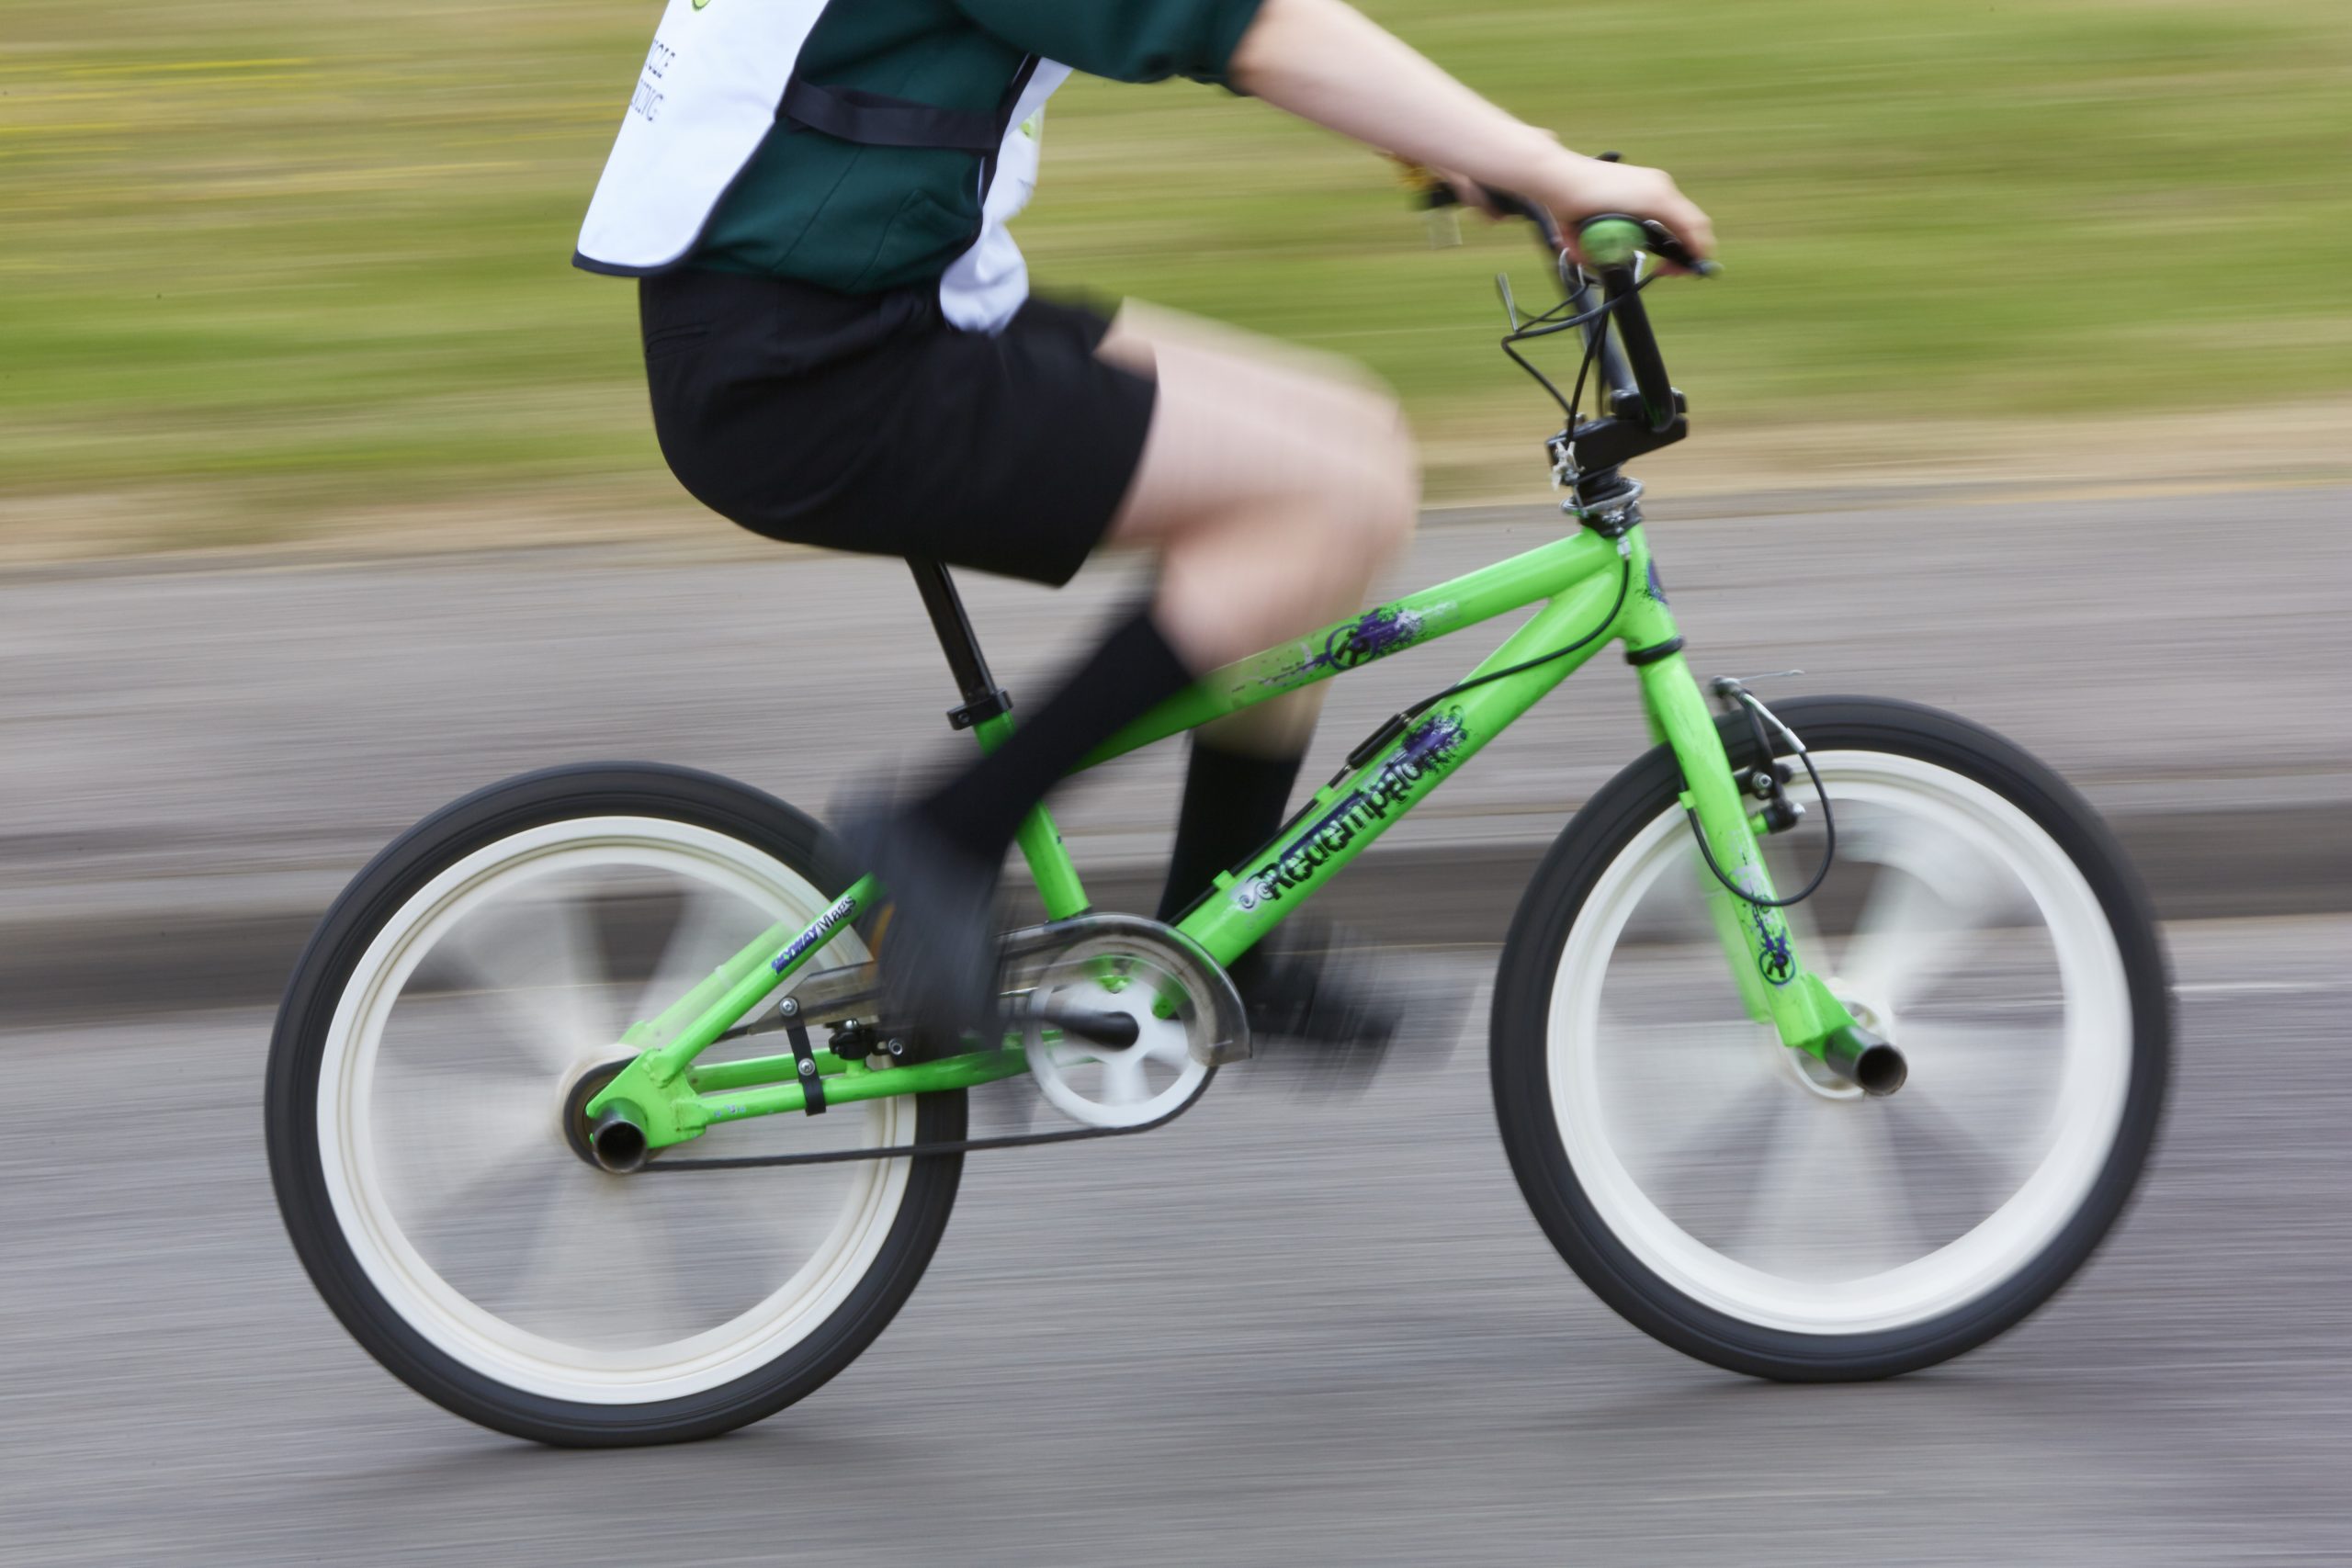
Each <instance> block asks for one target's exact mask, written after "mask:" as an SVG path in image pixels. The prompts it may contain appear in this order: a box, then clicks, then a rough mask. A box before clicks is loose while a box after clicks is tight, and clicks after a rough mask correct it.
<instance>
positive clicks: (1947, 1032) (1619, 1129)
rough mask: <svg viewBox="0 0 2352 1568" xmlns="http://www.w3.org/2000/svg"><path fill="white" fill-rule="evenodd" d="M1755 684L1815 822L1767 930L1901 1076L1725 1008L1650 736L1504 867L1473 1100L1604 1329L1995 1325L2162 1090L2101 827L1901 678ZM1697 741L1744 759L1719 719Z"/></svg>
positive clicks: (1745, 752)
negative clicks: (1828, 815) (1532, 865)
mask: <svg viewBox="0 0 2352 1568" xmlns="http://www.w3.org/2000/svg"><path fill="white" fill-rule="evenodd" d="M1780 711H1781V713H1782V715H1783V716H1785V717H1786V718H1787V719H1788V721H1789V723H1790V724H1791V725H1792V727H1793V728H1795V729H1796V730H1797V732H1798V733H1799V734H1801V735H1803V736H1804V739H1805V742H1806V744H1807V745H1808V746H1809V747H1810V748H1811V749H1812V750H1813V754H1814V760H1815V764H1816V765H1817V766H1818V767H1819V769H1820V771H1821V774H1822V778H1823V781H1824V784H1825V786H1826V790H1827V792H1828V795H1829V803H1830V806H1831V807H1832V809H1833V810H1834V812H1835V815H1836V819H1837V825H1838V864H1837V866H1836V867H1835V869H1834V870H1833V871H1832V873H1831V874H1830V876H1829V878H1828V880H1827V881H1826V883H1825V884H1824V886H1822V888H1821V890H1820V891H1819V892H1818V893H1816V894H1815V896H1814V897H1812V898H1811V899H1809V900H1808V901H1807V902H1805V903H1804V904H1803V905H1800V906H1797V907H1796V908H1793V909H1792V910H1791V911H1790V917H1791V923H1792V929H1793V931H1794V932H1795V935H1796V937H1797V940H1798V943H1799V945H1800V948H1801V950H1802V952H1803V953H1804V958H1805V961H1806V963H1807V964H1808V965H1809V966H1810V967H1811V968H1812V969H1813V970H1814V972H1815V974H1817V975H1819V976H1822V978H1823V979H1824V980H1825V982H1826V983H1827V985H1828V986H1829V987H1830V989H1831V990H1832V991H1833V992H1835V993H1836V994H1837V995H1838V997H1839V998H1840V999H1841V1000H1843V1001H1845V1002H1846V1004H1847V1005H1848V1006H1849V1009H1851V1010H1853V1011H1854V1012H1855V1014H1856V1016H1857V1018H1858V1019H1859V1020H1860V1021H1862V1022H1863V1023H1864V1024H1865V1025H1866V1026H1868V1027H1870V1028H1871V1029H1873V1030H1875V1031H1876V1032H1879V1033H1881V1034H1883V1035H1885V1036H1886V1037H1888V1038H1889V1039H1891V1040H1892V1041H1893V1042H1894V1043H1895V1045H1896V1046H1897V1047H1898V1048H1899V1049H1901V1050H1902V1051H1903V1052H1904V1054H1905V1057H1906V1059H1907V1060H1908V1063H1909V1066H1910V1077H1909V1080H1908V1082H1907V1083H1906V1084H1905V1086H1904V1087H1903V1088H1902V1089H1900V1090H1899V1091H1898V1092H1897V1093H1895V1094H1894V1095H1893V1096H1891V1097H1889V1098H1886V1099H1870V1098H1866V1097H1864V1096H1863V1095H1862V1094H1861V1093H1860V1090H1858V1089H1853V1088H1852V1087H1851V1086H1850V1085H1847V1084H1844V1083H1842V1082H1840V1081H1839V1080H1838V1079H1836V1078H1835V1077H1831V1076H1829V1075H1827V1074H1826V1072H1825V1071H1822V1070H1821V1069H1820V1068H1819V1066H1818V1064H1817V1063H1815V1062H1814V1060H1813V1059H1812V1058H1810V1057H1808V1056H1804V1055H1802V1054H1799V1053H1795V1052H1792V1051H1790V1050H1788V1049H1787V1048H1786V1047H1784V1046H1782V1045H1781V1043H1780V1041H1779V1038H1778V1036H1777V1034H1776V1033H1775V1032H1774V1031H1773V1030H1772V1029H1771V1027H1770V1025H1769V1024H1765V1023H1759V1022H1758V1021H1755V1020H1754V1019H1753V1018H1751V1017H1750V1015H1749V1012H1748V1010H1747V1007H1746V1006H1745V1004H1744V1001H1743V998H1742V995H1741V987H1740V985H1739V983H1738V979H1737V976H1736V975H1735V973H1734V972H1733V970H1732V968H1731V965H1730V962H1729V960H1728V959H1727V957H1726V953H1725V948H1724V942H1722V941H1721V940H1720V938H1719V936H1718V934H1717V922H1718V921H1719V920H1721V919H1725V918H1731V919H1736V918H1739V915H1740V913H1741V911H1740V910H1739V909H1738V908H1736V906H1735V905H1734V904H1733V903H1732V901H1731V900H1730V896H1729V895H1727V894H1725V893H1724V892H1723V891H1722V890H1721V888H1720V887H1719V886H1717V885H1716V884H1715V883H1714V881H1713V878H1712V877H1711V876H1710V875H1709V874H1708V873H1707V871H1706V870H1705V868H1704V867H1703V865H1702V863H1700V860H1699V857H1698V854H1697V852H1696V849H1695V846H1694V845H1693V843H1692V840H1691V833H1690V829H1689V828H1688V827H1687V825H1686V824H1685V821H1684V818H1683V813H1682V811H1681V808H1680V807H1679V803H1678V801H1677V792H1678V790H1679V788H1680V784H1681V779H1680V773H1679V768H1678V766H1677V764H1676V762H1675V760H1674V758H1673V756H1672V754H1671V753H1670V752H1668V751H1667V750H1665V749H1664V748H1660V749H1658V750H1656V751H1654V752H1652V753H1651V754H1649V755H1648V756H1646V757H1645V758H1643V759H1642V760H1641V761H1639V762H1636V763H1635V764H1634V766H1633V767H1631V768H1629V769H1627V770H1626V771H1625V772H1624V773H1622V774H1620V775H1619V776H1618V777H1617V778H1616V779H1615V780H1613V781H1612V782H1611V784H1609V785H1608V787H1607V788H1605V789H1604V790H1603V791H1602V792H1601V793H1600V795H1597V796H1595V797H1594V799H1593V800H1592V801H1591V802H1590V804H1589V805H1588V806H1587V807H1585V809H1584V810H1583V811H1582V812H1580V813H1579V814H1578V815H1577V819H1576V821H1575V822H1573V823H1572V824H1571V825H1570V826H1569V828H1568V829H1567V831H1566V832H1565V833H1564V834H1562V836H1561V838H1560V840H1559V842H1558V843H1557V844H1556V845H1555V847H1554V849H1553V851H1552V852H1551V854H1550V855H1549V857H1548V858H1547V859H1546V860H1545V862H1544V866H1543V868H1542V869H1541V870H1540V871H1539V872H1538V873H1537V874H1536V877H1535V879H1534V881H1533V883H1532V886H1530V888H1529V890H1528V893H1527V897H1526V899H1525V901H1524V902H1523V904H1522V905H1521V909H1520V913H1519V915H1518V918H1517V919H1516V922H1515V923H1514V925H1513V927H1512V931H1511V936H1510V942H1509V945H1508V947H1507V948H1506V951H1505V953H1504V956H1503V961H1502V969H1501V975H1500V977H1499V979H1498V984H1497V988H1496V996H1495V1010H1494V1026H1493V1029H1494V1032H1493V1063H1492V1066H1493V1077H1494V1091H1495V1100H1496V1108H1497V1112H1498V1117H1499V1119H1500V1122H1501V1127H1502V1134H1503V1141H1504V1144H1505V1146H1506V1147H1507V1149H1508V1150H1509V1152H1510V1159H1511V1166H1512V1169H1513V1170H1514V1172H1515V1173H1516V1174H1517V1176H1518V1178H1519V1181H1520V1186H1521V1190H1522V1192H1523V1193H1524V1194H1525V1195H1526V1197H1527V1200H1528V1201H1529V1203H1530V1204H1531V1206H1532V1208H1533V1210H1534V1212H1535V1214H1536V1217H1537V1219H1538V1220H1539V1221H1540V1222H1541V1223H1542V1224H1543V1226H1544V1230H1545V1232H1546V1234H1547V1235H1550V1237H1551V1239H1552V1240H1553V1242H1554V1244H1555V1246H1556V1247H1558V1248H1559V1250H1560V1252H1561V1254H1562V1256H1563V1257H1564V1258H1566V1260H1567V1261H1568V1263H1569V1264H1570V1266H1571V1267H1572V1268H1574V1269H1576V1271H1577V1274H1578V1275H1579V1276H1580V1277H1582V1278H1583V1279H1584V1280H1585V1281H1586V1282H1587V1283H1588V1284H1589V1285H1590V1286H1591V1287H1592V1289H1593V1290H1594V1291H1595V1292H1596V1293H1598V1294H1599V1295H1600V1297H1601V1298H1602V1299H1603V1300H1604V1301H1606V1302H1608V1303H1609V1304H1610V1305H1611V1306H1612V1307H1614V1308H1615V1309H1616V1310H1617V1311H1618V1312H1619V1313H1621V1314H1623V1315H1624V1316H1625V1317H1626V1318H1627V1319H1629V1320H1630V1321H1632V1322H1633V1323H1634V1324H1635V1325H1638V1326H1639V1327H1641V1328H1643V1329H1644V1330H1645V1331H1647V1332H1648V1333H1650V1334H1652V1335H1654V1336H1655V1337H1657V1338H1659V1339H1661V1340H1664V1341H1665V1342H1666V1343H1668V1344H1670V1345H1673V1346H1675V1347H1676V1348H1679V1349H1681V1350H1683V1351H1686V1352H1687V1353H1689V1354H1691V1355H1693V1356H1697V1357H1699V1358H1701V1359H1704V1360H1708V1361H1712V1362H1713V1363H1715V1364H1717V1365H1719V1366H1723V1367H1727V1368H1730V1369H1732V1370H1734V1371H1741V1372H1746V1373H1749V1374H1752V1375H1755V1376H1758V1377H1767V1378H1776V1379H1789V1380H1804V1381H1825V1380H1847V1379H1860V1378H1875V1377H1885V1376H1890V1375H1894V1374H1896V1373H1900V1372H1904V1371H1912V1370H1915V1369H1917V1368H1919V1367H1924V1366H1928V1365H1930V1364H1932V1363H1934V1362H1937V1361H1939V1360H1943V1359H1947V1358H1949V1357H1951V1356H1954V1355H1958V1354H1960V1353H1962V1351H1965V1350H1967V1349H1970V1348H1973V1347H1974V1346H1976V1345H1980V1344H1982V1343H1984V1342H1985V1340H1987V1339H1989V1338H1991V1337H1994V1336H1995V1335H1996V1334H1999V1333H2000V1332H2002V1331H2003V1330H2004V1329H2007V1328H2008V1327H2009V1326H2011V1325H2014V1324H2016V1323H2018V1321H2020V1320H2021V1319H2023V1318H2024V1317H2025V1316H2026V1315H2027V1314H2030V1313H2031V1312H2032V1311H2033V1310H2034V1309H2035V1308H2036V1307H2038V1306H2039V1305H2041V1303H2042V1302H2044V1301H2045V1300H2047V1299H2048V1298H2049V1297H2050V1296H2051V1294H2052V1292H2055V1291H2056V1290H2057V1289H2058V1288H2059V1287H2060V1286H2061V1285H2062V1284H2064V1282H2065V1280H2067V1279H2068V1278H2069V1277H2070V1276H2072V1275H2073V1274H2074V1272H2075V1269H2078V1268H2079V1267H2080V1266H2081V1265H2082V1263H2083V1262H2084V1261H2085V1259H2086V1258H2088V1257H2089V1255H2090V1253H2091V1251H2092V1249H2093V1248H2094V1247H2096V1246H2097V1245H2098V1242H2099V1240H2100V1238H2101V1237H2103V1236H2104V1235H2106V1234H2107V1232H2108V1230H2109V1227H2110V1226H2111V1225H2112V1224H2114V1223H2115V1220H2116V1219H2117V1217H2118V1216H2119V1215H2120V1213H2121V1212H2122V1209H2123V1207H2124V1204H2125V1202H2126V1201H2127V1200H2128V1198H2129V1196H2130V1194H2131V1190H2132V1188H2133V1185H2134V1183H2135V1182H2136V1181H2137V1179H2138V1177H2139V1175H2140V1171H2141V1168H2142V1167H2143V1164H2144V1163H2145V1160H2146V1158H2147V1155H2148V1151H2149V1148H2150V1146H2151V1145H2152V1143H2153V1140H2154V1134H2155V1131H2156V1127H2157V1123H2158V1120H2159V1118H2160V1115H2161V1110H2162V1104H2163V1099H2164V1090H2165V1077H2166V1066H2167V1061H2168V1057H2169V1051H2170V1033H2171V1019H2170V1011H2169V1001H2168V998H2167V994H2166V987H2165V967H2164V959H2163V953H2162V950H2161V948H2160V946H2159V943H2158V940H2157V936H2156V932H2155V929H2154V921H2153V919H2152V918H2151V916H2150V913H2149V910H2148V907H2147V902H2146V899H2145V897H2144V895H2143V893H2142V891H2141V890H2140V887H2139V886H2138V884H2137V881H2136V879H2135V878H2134V877H2133V875H2132V874H2131V869H2130V867H2129V865H2128V864H2127V863H2126V862H2125V861H2124V859H2123V856H2122V854H2121V852H2120V849H2118V847H2117V846H2116V845H2115V843H2114V840H2112V838H2111V837H2110V836H2109V834H2108V833H2107V831H2106V829H2104V828H2103V827H2102V826H2101V825H2100V824H2099V822H2098V818H2096V817H2095V816H2094V815H2093V814H2092V812H2091V811H2090V809H2089V807H2087V806H2086V804H2085V803H2084V802H2083V801H2082V799H2081V798H2080V797H2079V796H2078V795H2075V793H2074V792H2073V791H2072V790H2070V789H2068V788H2067V786H2066V785H2065V784H2064V783H2062V782H2061V781H2060V780H2059V779H2057V778H2056V777H2055V776H2054V775H2053V774H2052V773H2050V772H2049V771H2048V770H2047V769H2045V768H2043V767H2041V765H2040V764H2038V763H2036V762H2035V761H2033V760H2032V759H2031V758H2030V757H2028V756H2027V755H2026V754H2025V753H2023V752H2021V751H2019V750H2018V749H2017V748H2015V747H2014V746H2011V745H2009V744H2008V743H2007V742H2006V741H2004V740H2002V739H2000V738H1998V737H1997V736H1995V735H1992V734H1991V733H1989V732H1987V731H1985V730H1983V729H1980V728H1976V727H1975V726H1973V725H1969V724H1967V723H1965V722H1963V721H1962V720H1959V719H1956V718H1953V717H1951V716H1948V715H1944V714H1939V713H1936V712H1933V711H1932V710H1929V709H1926V708H1920V707H1915V706H1912V705H1907V704H1900V703H1892V702H1881V701H1874V700H1870V699H1863V698H1827V697H1825V698H1813V699H1800V700H1798V701H1794V702H1791V703H1788V704H1785V705H1781V709H1780ZM1725 740H1726V743H1727V745H1729V747H1730V750H1731V751H1732V755H1733V761H1734V765H1735V766H1742V767H1745V766H1752V765H1754V764H1755V763H1756V762H1757V761H1760V759H1759V758H1757V757H1755V756H1753V755H1751V754H1750V752H1751V751H1752V750H1753V745H1752V742H1751V741H1750V740H1748V739H1747V731H1746V727H1745V726H1744V725H1743V726H1737V727H1733V726H1728V725H1727V726H1726V727H1725ZM1802 795H1803V792H1802V789H1801V790H1800V798H1802ZM1815 812H1816V815H1817V814H1818V807H1815ZM1800 837H1801V840H1802V841H1801V842H1800V843H1798V844H1797V845H1795V846H1793V847H1791V846H1785V845H1781V844H1778V843H1772V844H1770V846H1769V849H1768V852H1769V853H1770V855H1771V856H1772V858H1773V859H1774V861H1775V862H1776V864H1775V866H1774V874H1775V877H1776V879H1777V880H1778V881H1779V884H1780V886H1782V887H1783V888H1792V887H1796V886H1803V884H1804V880H1805V879H1806V878H1807V877H1808V876H1809V875H1810V874H1811V871H1812V865H1811V864H1810V863H1803V862H1804V861H1805V859H1806V857H1807V856H1808V855H1810V854H1814V853H1817V852H1818V849H1819V844H1820V840H1819V837H1818V835H1815V834H1807V835H1802V836H1800Z"/></svg>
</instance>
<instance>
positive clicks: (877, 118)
mask: <svg viewBox="0 0 2352 1568" xmlns="http://www.w3.org/2000/svg"><path fill="white" fill-rule="evenodd" d="M775 116H776V118H778V119H780V120H783V121H785V122H786V124H788V125H791V126H794V127H797V128H804V129H806V130H820V131H822V132H824V133H825V134H826V135H827V136H836V137H839V138H840V139H841V140H842V141H854V142H857V143H858V144H860V145H861V146H865V147H945V148H952V149H954V150H956V151H957V152H995V151H996V150H997V147H998V145H999V144H1000V143H1001V142H1002V141H1004V121H1003V118H1002V117H1001V115H997V114H983V113H980V112H978V110H974V109H943V108H934V107H932V106H931V105H929V104H919V103H916V102H914V101H913V100H912V99H910V98H894V97H891V96H888V94H884V93H869V92H866V91H865V90H864V89H863V88H859V87H820V86H819V85H817V84H815V83H814V82H808V81H803V80H802V79H801V78H800V77H797V76H795V77H794V78H792V80H791V81H789V82H787V83H786V84H785V88H784V98H783V101H782V102H780V103H778V104H777V105H776V110H775Z"/></svg>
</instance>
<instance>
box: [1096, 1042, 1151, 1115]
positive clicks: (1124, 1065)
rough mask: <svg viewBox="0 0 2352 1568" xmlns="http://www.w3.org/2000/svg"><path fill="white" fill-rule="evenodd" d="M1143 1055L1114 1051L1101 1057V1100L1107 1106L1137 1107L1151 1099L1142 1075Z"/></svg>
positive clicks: (1148, 1087) (1149, 1087)
mask: <svg viewBox="0 0 2352 1568" xmlns="http://www.w3.org/2000/svg"><path fill="white" fill-rule="evenodd" d="M1143 1063H1144V1054H1143V1053H1142V1052H1140V1051H1116V1052H1112V1053H1110V1054H1108V1055H1104V1056H1103V1102H1104V1103H1105V1104H1108V1105H1137V1104H1140V1103H1142V1102H1143V1101H1144V1100H1149V1099H1150V1098H1151V1086H1150V1084H1149V1083H1148V1082H1147V1081H1146V1080H1145V1078H1144V1075H1143Z"/></svg>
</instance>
